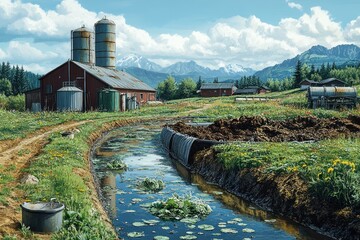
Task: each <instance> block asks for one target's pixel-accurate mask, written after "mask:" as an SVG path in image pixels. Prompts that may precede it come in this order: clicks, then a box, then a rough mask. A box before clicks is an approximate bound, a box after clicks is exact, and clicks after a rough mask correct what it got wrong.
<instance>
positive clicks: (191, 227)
mask: <svg viewBox="0 0 360 240" xmlns="http://www.w3.org/2000/svg"><path fill="white" fill-rule="evenodd" d="M187 227H188V228H190V229H194V228H196V226H195V225H193V224H190V225H187Z"/></svg>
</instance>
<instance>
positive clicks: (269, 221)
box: [264, 219, 276, 223]
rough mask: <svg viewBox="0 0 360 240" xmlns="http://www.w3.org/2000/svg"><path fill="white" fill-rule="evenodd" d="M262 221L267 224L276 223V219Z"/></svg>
mask: <svg viewBox="0 0 360 240" xmlns="http://www.w3.org/2000/svg"><path fill="white" fill-rule="evenodd" d="M264 221H265V222H267V223H274V222H276V219H265V220H264Z"/></svg>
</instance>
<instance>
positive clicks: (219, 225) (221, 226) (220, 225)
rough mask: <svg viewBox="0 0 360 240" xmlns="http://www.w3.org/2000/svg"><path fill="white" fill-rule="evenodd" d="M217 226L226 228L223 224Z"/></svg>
mask: <svg viewBox="0 0 360 240" xmlns="http://www.w3.org/2000/svg"><path fill="white" fill-rule="evenodd" d="M218 227H219V228H226V225H225V224H219V225H218Z"/></svg>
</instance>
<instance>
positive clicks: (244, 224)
mask: <svg viewBox="0 0 360 240" xmlns="http://www.w3.org/2000/svg"><path fill="white" fill-rule="evenodd" d="M238 225H239V226H246V225H247V224H246V223H238Z"/></svg>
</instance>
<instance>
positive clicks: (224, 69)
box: [217, 64, 255, 76]
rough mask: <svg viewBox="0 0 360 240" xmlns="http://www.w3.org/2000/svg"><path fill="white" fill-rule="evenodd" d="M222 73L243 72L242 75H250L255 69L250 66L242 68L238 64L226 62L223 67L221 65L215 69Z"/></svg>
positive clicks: (230, 74) (233, 73) (234, 73)
mask: <svg viewBox="0 0 360 240" xmlns="http://www.w3.org/2000/svg"><path fill="white" fill-rule="evenodd" d="M217 71H218V72H219V74H222V75H229V76H232V75H236V74H239V73H243V75H252V74H253V73H254V72H255V71H254V70H253V69H251V68H244V67H243V66H241V65H239V64H228V65H226V66H225V67H221V68H219V69H218V70H217Z"/></svg>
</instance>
